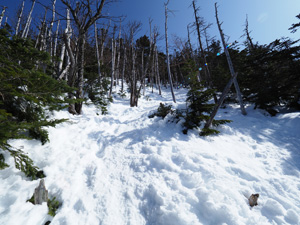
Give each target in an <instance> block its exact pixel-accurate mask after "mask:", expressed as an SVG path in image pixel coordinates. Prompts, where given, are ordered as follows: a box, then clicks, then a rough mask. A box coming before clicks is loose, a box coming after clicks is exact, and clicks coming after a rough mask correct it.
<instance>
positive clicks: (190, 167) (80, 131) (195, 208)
mask: <svg viewBox="0 0 300 225" xmlns="http://www.w3.org/2000/svg"><path fill="white" fill-rule="evenodd" d="M185 94H186V91H185V90H183V89H181V90H177V93H176V97H177V100H178V103H177V104H175V105H174V106H175V107H180V108H183V107H185V103H184V100H185V98H186V97H185ZM168 96H169V97H168ZM149 97H150V99H149ZM160 102H167V103H171V96H170V94H169V93H168V92H167V90H166V91H165V92H164V93H163V97H160V96H158V95H156V94H151V93H148V97H142V98H141V99H140V100H139V107H135V108H130V107H129V102H128V99H121V98H119V97H117V98H116V99H115V100H114V103H113V104H112V105H111V106H110V107H109V115H105V116H102V115H97V114H96V113H97V111H98V110H97V109H96V108H95V107H94V106H85V108H84V113H83V115H81V116H72V115H69V114H68V113H67V112H59V113H57V114H56V117H58V118H69V119H70V123H65V124H62V125H59V126H57V128H50V129H49V132H50V140H51V142H50V143H49V144H46V145H44V146H41V145H40V143H39V142H37V141H24V140H18V141H13V142H12V144H13V145H14V146H16V147H21V146H23V150H24V151H27V152H28V153H29V155H30V157H31V158H32V159H33V160H34V162H35V163H36V165H37V166H38V167H40V168H41V169H43V170H44V172H45V174H46V176H47V177H46V178H45V183H46V187H47V188H48V191H49V195H50V196H56V197H57V199H59V201H61V202H62V206H61V208H60V209H59V210H58V212H57V215H56V216H55V217H54V218H52V217H50V216H47V206H46V204H44V205H42V206H33V205H32V204H31V203H28V202H27V203H26V200H27V199H29V198H30V197H31V195H32V193H33V191H34V188H35V187H36V186H37V185H38V182H39V181H30V180H29V179H27V178H25V177H24V176H23V175H22V173H20V172H19V171H18V170H16V169H14V168H13V167H12V166H11V167H10V168H7V169H5V170H3V171H0V180H1V182H0V224H1V225H10V224H11V225H16V224H28V225H29V224H30V225H32V224H39V225H40V224H44V223H45V222H46V221H47V220H52V222H51V224H54V225H58V224H61V225H63V224H66V225H69V224H70V225H76V224H78V225H85V224H87V225H94V224H95V225H143V224H144V225H197V224H205V225H206V224H207V225H216V224H228V225H231V224H232V225H233V224H236V225H241V224H247V225H249V224H253V225H257V224H300V217H299V215H300V200H299V196H300V190H299V189H300V178H299V175H300V173H299V169H300V143H299V140H300V132H299V131H300V113H288V114H284V115H279V116H277V117H274V118H271V117H266V116H264V115H263V114H262V112H259V111H255V110H253V109H252V107H251V106H248V108H247V110H248V113H249V114H248V116H246V117H245V116H242V115H241V114H240V111H239V109H238V107H237V106H235V105H230V106H228V107H227V108H226V109H222V110H221V111H220V112H219V114H218V117H220V118H226V119H231V120H233V123H231V124H228V125H226V126H223V127H222V128H221V132H222V133H221V134H220V135H217V136H214V137H207V138H202V137H199V135H198V133H197V131H191V132H189V134H188V135H183V134H182V132H181V125H180V123H178V124H174V123H168V119H169V118H168V117H166V118H165V119H164V120H161V119H160V118H153V119H149V118H148V115H149V114H150V111H152V110H155V109H157V107H158V105H159V103H160ZM5 156H6V158H9V156H8V155H5ZM12 161H13V160H12V159H11V158H9V163H10V165H13V162H12ZM255 193H259V194H260V197H259V200H258V204H259V205H258V206H256V207H254V208H251V207H250V206H249V205H248V200H247V198H248V197H249V196H250V195H251V194H255Z"/></svg>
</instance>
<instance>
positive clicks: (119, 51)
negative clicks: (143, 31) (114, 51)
mask: <svg viewBox="0 0 300 225" xmlns="http://www.w3.org/2000/svg"><path fill="white" fill-rule="evenodd" d="M121 22H122V20H121V19H120V30H119V43H118V58H117V67H116V79H117V80H116V83H117V84H118V85H119V78H120V68H119V67H120V57H121V28H122V27H121V24H122V23H121Z"/></svg>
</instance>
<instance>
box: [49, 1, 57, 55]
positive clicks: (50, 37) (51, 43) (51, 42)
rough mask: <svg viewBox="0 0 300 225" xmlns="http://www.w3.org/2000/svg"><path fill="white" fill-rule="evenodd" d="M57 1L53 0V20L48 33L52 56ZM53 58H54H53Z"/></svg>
mask: <svg viewBox="0 0 300 225" xmlns="http://www.w3.org/2000/svg"><path fill="white" fill-rule="evenodd" d="M55 3H56V0H54V1H53V5H52V20H51V22H50V28H49V33H48V41H49V43H50V49H49V52H50V56H53V39H52V28H53V24H54V20H55ZM51 60H52V58H51Z"/></svg>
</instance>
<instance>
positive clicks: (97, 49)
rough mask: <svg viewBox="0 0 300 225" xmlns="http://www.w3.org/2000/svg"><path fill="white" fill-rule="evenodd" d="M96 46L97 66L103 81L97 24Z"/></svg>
mask: <svg viewBox="0 0 300 225" xmlns="http://www.w3.org/2000/svg"><path fill="white" fill-rule="evenodd" d="M95 44H96V57H97V65H98V77H99V81H101V64H100V55H99V45H98V31H97V24H96V22H95Z"/></svg>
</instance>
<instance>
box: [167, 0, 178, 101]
mask: <svg viewBox="0 0 300 225" xmlns="http://www.w3.org/2000/svg"><path fill="white" fill-rule="evenodd" d="M168 4H169V0H168V1H167V3H165V38H166V55H167V70H168V77H169V83H170V87H171V93H172V98H173V102H174V103H176V99H175V94H174V90H173V82H172V75H171V69H170V57H169V44H168V8H167V5H168Z"/></svg>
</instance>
